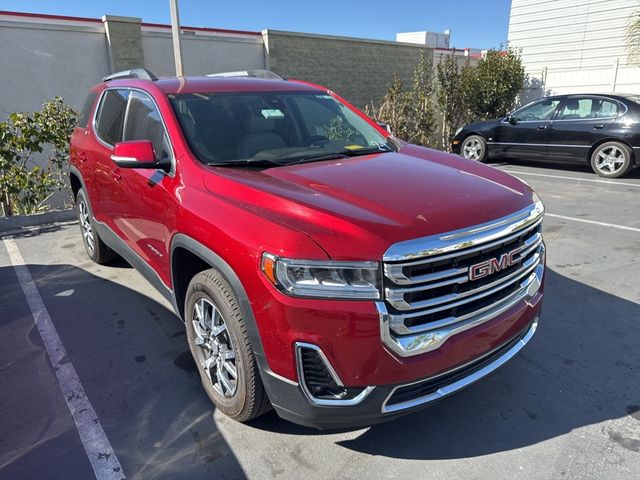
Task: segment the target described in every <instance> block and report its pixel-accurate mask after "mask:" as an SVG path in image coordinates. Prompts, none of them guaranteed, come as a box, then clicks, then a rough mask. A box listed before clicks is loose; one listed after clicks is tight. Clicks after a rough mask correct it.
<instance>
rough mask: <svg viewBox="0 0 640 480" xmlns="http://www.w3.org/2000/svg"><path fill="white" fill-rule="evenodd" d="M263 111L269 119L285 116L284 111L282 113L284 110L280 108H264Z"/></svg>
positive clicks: (263, 114)
mask: <svg viewBox="0 0 640 480" xmlns="http://www.w3.org/2000/svg"><path fill="white" fill-rule="evenodd" d="M261 113H262V116H263V117H264V118H266V119H267V120H271V119H274V118H284V113H282V110H280V109H278V108H272V109H268V108H266V109H264V110H261Z"/></svg>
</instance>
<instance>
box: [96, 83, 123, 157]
mask: <svg viewBox="0 0 640 480" xmlns="http://www.w3.org/2000/svg"><path fill="white" fill-rule="evenodd" d="M128 97H129V91H128V90H108V91H107V93H105V95H104V98H103V100H102V104H101V105H100V114H99V116H98V135H99V136H100V138H101V139H102V140H104V141H105V142H107V143H109V144H111V145H115V144H116V143H118V142H121V141H122V124H123V122H124V112H125V109H126V106H127V98H128Z"/></svg>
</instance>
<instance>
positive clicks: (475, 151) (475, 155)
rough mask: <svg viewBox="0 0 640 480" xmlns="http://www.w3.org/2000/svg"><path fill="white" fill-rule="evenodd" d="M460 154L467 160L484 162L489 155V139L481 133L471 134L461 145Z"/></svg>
mask: <svg viewBox="0 0 640 480" xmlns="http://www.w3.org/2000/svg"><path fill="white" fill-rule="evenodd" d="M460 155H462V156H463V157H464V158H466V159H467V160H474V161H476V162H484V161H485V160H486V159H487V158H488V156H489V150H488V148H487V141H486V140H485V139H484V137H481V136H480V135H469V136H468V137H467V138H465V139H464V140H463V141H462V145H460Z"/></svg>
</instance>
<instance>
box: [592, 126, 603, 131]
mask: <svg viewBox="0 0 640 480" xmlns="http://www.w3.org/2000/svg"><path fill="white" fill-rule="evenodd" d="M603 128H604V125H596V126H594V127H593V129H594V130H601V129H603Z"/></svg>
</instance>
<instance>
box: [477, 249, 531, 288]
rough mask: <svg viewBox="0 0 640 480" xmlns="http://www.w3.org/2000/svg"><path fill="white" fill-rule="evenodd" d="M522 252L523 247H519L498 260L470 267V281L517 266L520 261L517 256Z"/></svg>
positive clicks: (491, 259)
mask: <svg viewBox="0 0 640 480" xmlns="http://www.w3.org/2000/svg"><path fill="white" fill-rule="evenodd" d="M521 250H522V247H518V248H516V249H514V250H511V251H510V252H507V253H503V254H502V255H500V256H499V257H498V258H490V259H489V260H485V261H484V262H480V263H476V264H474V265H471V266H470V267H469V280H471V281H473V280H479V279H481V278H484V277H486V276H487V275H491V274H492V273H496V272H499V271H500V270H504V269H505V268H508V267H510V266H512V265H514V264H516V263H517V262H518V261H519V260H520V258H519V257H518V256H517V255H518V253H520V251H521Z"/></svg>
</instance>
